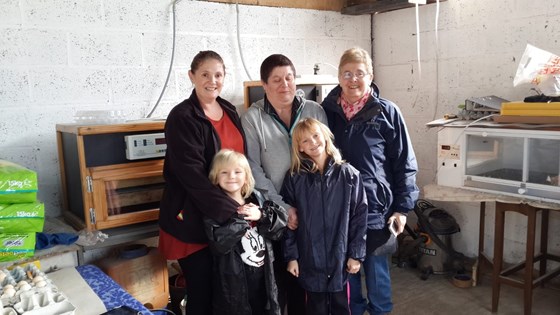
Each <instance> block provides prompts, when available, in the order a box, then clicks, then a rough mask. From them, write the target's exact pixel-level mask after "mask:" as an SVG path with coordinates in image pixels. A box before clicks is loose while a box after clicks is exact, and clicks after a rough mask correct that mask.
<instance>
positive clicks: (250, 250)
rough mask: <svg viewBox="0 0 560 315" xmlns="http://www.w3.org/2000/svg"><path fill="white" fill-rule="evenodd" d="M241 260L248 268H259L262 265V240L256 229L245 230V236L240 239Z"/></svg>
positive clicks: (263, 251) (263, 252)
mask: <svg viewBox="0 0 560 315" xmlns="http://www.w3.org/2000/svg"><path fill="white" fill-rule="evenodd" d="M241 247H242V248H243V252H242V253H241V260H243V262H244V263H245V264H247V265H249V266H253V267H260V266H262V265H264V255H265V248H264V239H263V237H262V236H261V235H260V234H259V233H258V232H257V227H256V226H255V227H252V228H250V229H249V230H247V233H245V236H244V237H243V238H242V239H241Z"/></svg>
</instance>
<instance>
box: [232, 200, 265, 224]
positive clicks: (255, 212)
mask: <svg viewBox="0 0 560 315" xmlns="http://www.w3.org/2000/svg"><path fill="white" fill-rule="evenodd" d="M237 213H239V214H240V215H242V216H243V218H244V219H245V220H247V221H259V220H260V219H261V217H262V213H261V209H259V207H257V206H256V205H255V204H253V203H249V204H245V205H242V206H240V207H239V208H237Z"/></svg>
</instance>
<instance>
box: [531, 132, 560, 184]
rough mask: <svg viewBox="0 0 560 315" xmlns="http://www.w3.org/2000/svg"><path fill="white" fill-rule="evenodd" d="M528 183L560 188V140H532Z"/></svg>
mask: <svg viewBox="0 0 560 315" xmlns="http://www.w3.org/2000/svg"><path fill="white" fill-rule="evenodd" d="M528 140H529V144H528V146H529V147H528V150H527V151H528V155H529V161H528V174H527V177H528V178H527V180H526V182H528V183H533V184H541V185H551V186H560V184H559V182H558V177H559V174H560V140H557V139H539V138H530V139H528Z"/></svg>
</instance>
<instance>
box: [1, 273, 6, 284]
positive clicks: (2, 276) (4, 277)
mask: <svg viewBox="0 0 560 315" xmlns="http://www.w3.org/2000/svg"><path fill="white" fill-rule="evenodd" d="M4 279H6V274H5V273H4V271H0V282H2V281H4Z"/></svg>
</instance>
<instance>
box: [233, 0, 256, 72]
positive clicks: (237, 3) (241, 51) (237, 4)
mask: <svg viewBox="0 0 560 315" xmlns="http://www.w3.org/2000/svg"><path fill="white" fill-rule="evenodd" d="M235 12H236V18H237V47H238V49H239V56H240V57H241V64H242V65H243V69H244V70H245V74H246V75H247V77H248V78H249V81H253V79H252V78H251V75H250V74H249V70H247V66H246V65H245V58H244V57H243V49H241V37H240V35H239V1H235Z"/></svg>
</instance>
